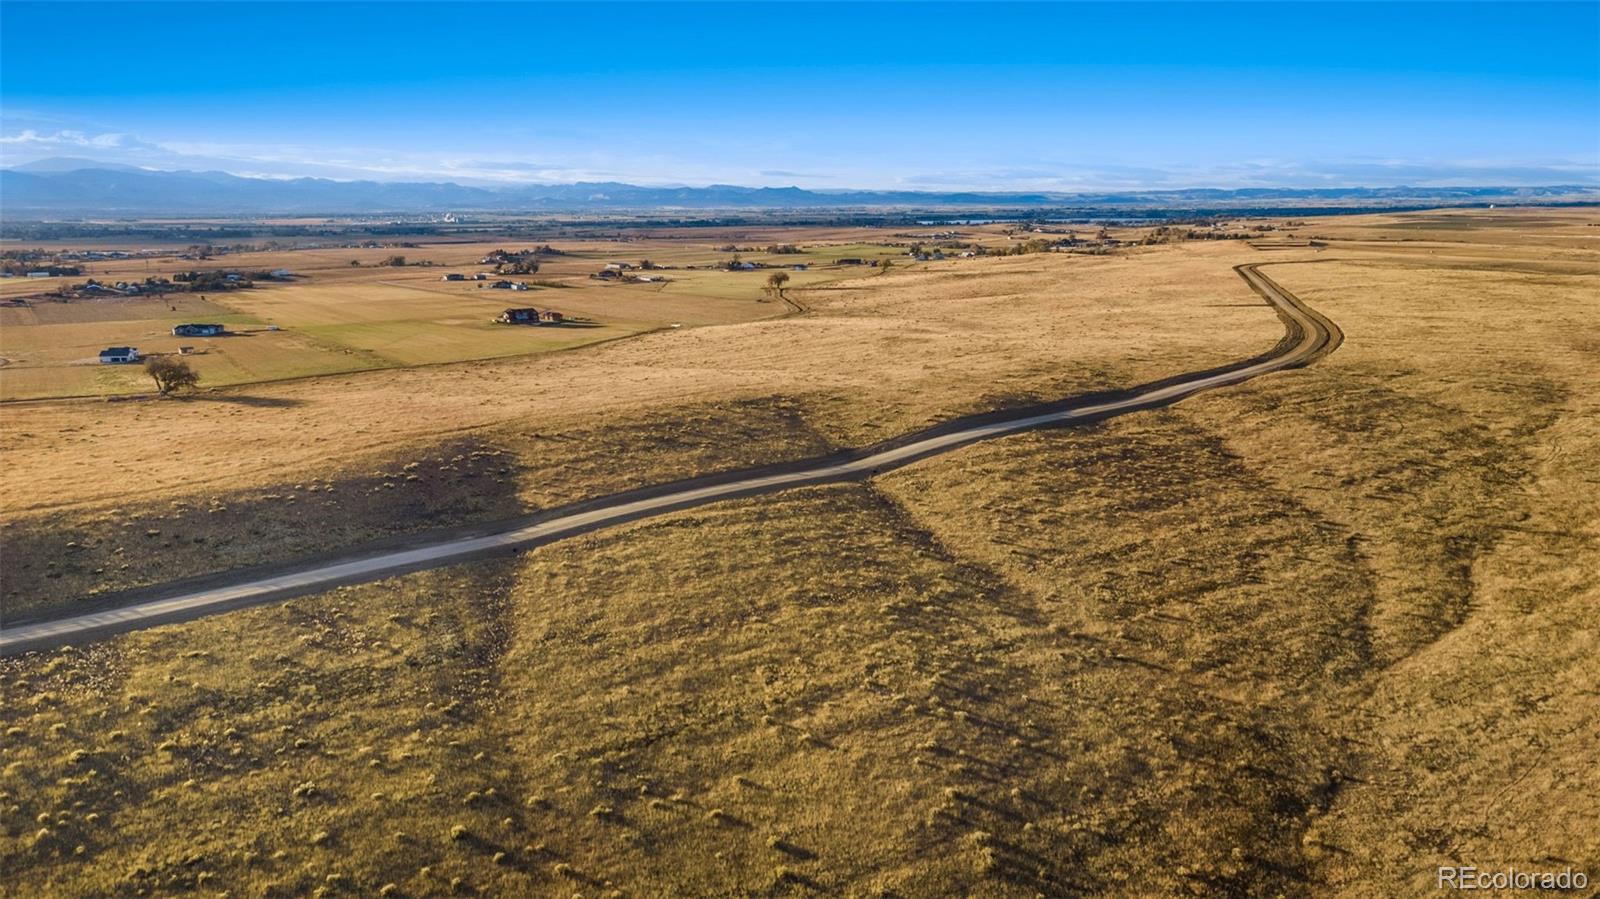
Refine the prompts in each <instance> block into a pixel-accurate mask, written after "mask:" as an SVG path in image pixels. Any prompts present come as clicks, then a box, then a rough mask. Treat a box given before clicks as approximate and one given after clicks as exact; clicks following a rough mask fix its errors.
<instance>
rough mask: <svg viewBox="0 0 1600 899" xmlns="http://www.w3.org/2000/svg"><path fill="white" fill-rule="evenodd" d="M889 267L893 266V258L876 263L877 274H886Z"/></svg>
mask: <svg viewBox="0 0 1600 899" xmlns="http://www.w3.org/2000/svg"><path fill="white" fill-rule="evenodd" d="M891 268H894V260H893V259H885V260H883V261H882V262H879V263H878V274H880V275H887V274H889V269H891Z"/></svg>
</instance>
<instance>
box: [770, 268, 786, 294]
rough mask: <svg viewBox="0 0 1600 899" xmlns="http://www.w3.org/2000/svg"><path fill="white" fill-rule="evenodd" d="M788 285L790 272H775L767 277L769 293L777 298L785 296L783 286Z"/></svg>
mask: <svg viewBox="0 0 1600 899" xmlns="http://www.w3.org/2000/svg"><path fill="white" fill-rule="evenodd" d="M788 283H789V273H788V272H773V273H772V274H770V275H768V276H767V293H770V294H772V295H773V296H775V297H781V296H783V285H785V284H788Z"/></svg>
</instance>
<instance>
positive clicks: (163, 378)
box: [144, 356, 200, 396]
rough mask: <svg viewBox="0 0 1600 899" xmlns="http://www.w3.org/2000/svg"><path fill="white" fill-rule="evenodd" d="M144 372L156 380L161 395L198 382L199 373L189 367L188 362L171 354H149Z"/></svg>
mask: <svg viewBox="0 0 1600 899" xmlns="http://www.w3.org/2000/svg"><path fill="white" fill-rule="evenodd" d="M144 373H145V374H147V375H149V376H150V379H151V380H152V381H155V382H156V389H157V390H159V391H160V392H161V395H162V396H166V395H167V394H169V393H171V392H172V391H174V390H182V389H184V388H185V387H189V388H192V387H194V386H195V385H196V384H198V383H200V375H199V373H197V372H196V371H195V370H194V369H192V368H190V367H189V363H187V362H185V361H183V360H182V359H174V358H172V357H171V356H151V357H150V358H148V359H146V360H145V361H144Z"/></svg>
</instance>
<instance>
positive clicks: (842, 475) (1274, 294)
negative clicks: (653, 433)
mask: <svg viewBox="0 0 1600 899" xmlns="http://www.w3.org/2000/svg"><path fill="white" fill-rule="evenodd" d="M1260 265H1261V263H1252V264H1248V265H1240V266H1235V268H1234V271H1236V272H1238V274H1239V276H1240V277H1242V278H1244V280H1245V282H1246V283H1248V284H1249V285H1250V287H1251V288H1252V289H1254V290H1255V292H1256V293H1258V294H1260V295H1261V296H1262V297H1263V298H1265V299H1266V301H1267V302H1268V303H1270V304H1271V305H1272V306H1273V308H1274V309H1276V311H1277V313H1278V316H1279V318H1281V319H1282V320H1283V323H1284V328H1285V334H1284V337H1283V339H1282V340H1281V341H1279V343H1278V345H1277V346H1275V347H1274V348H1273V349H1272V350H1271V351H1269V352H1267V353H1264V354H1262V355H1261V356H1257V357H1255V358H1253V359H1247V360H1243V361H1241V362H1238V363H1235V364H1233V365H1230V366H1226V367H1223V368H1218V369H1212V370H1209V371H1204V372H1196V373H1192V374H1187V375H1180V376H1178V377H1174V378H1169V379H1166V380H1164V381H1159V382H1156V383H1154V384H1148V385H1144V386H1142V387H1138V388H1134V389H1131V390H1126V391H1121V392H1117V393H1107V394H1099V395H1094V396H1085V397H1074V398H1071V399H1067V400H1062V401H1060V402H1056V403H1051V404H1048V405H1045V406H1036V407H1033V408H1030V409H1023V410H1011V411H1009V412H1004V413H988V414H983V415H973V416H966V417H963V418H960V419H955V420H952V421H948V422H945V423H943V424H940V425H937V426H935V427H932V428H928V429H926V430H923V431H919V432H916V433H914V434H909V435H906V436H904V437H901V438H898V439H896V440H893V441H889V442H887V443H884V444H879V445H877V446H874V447H869V448H866V449H863V450H856V451H852V452H848V453H841V454H838V455H834V456H829V457H825V458H821V459H812V460H807V461H803V462H796V463H792V464H788V465H782V466H772V467H769V468H762V469H753V470H747V471H739V472H728V473H724V474H720V475H711V476H708V477H704V478H696V479H693V480H688V481H679V482H676V483H672V484H665V485H661V486H658V487H653V488H647V489H644V490H635V491H629V492H627V493H623V494H618V495H615V496H610V497H605V498H602V499H598V500H592V501H589V502H585V503H580V504H577V505H573V506H567V507H564V508H561V509H554V510H551V511H548V512H544V513H541V514H539V515H536V516H530V517H527V518H524V519H521V520H518V521H513V522H506V523H503V524H502V525H501V526H500V527H499V529H497V530H494V531H492V532H489V533H483V534H475V535H471V536H453V537H448V538H444V539H436V540H435V541H434V542H431V543H425V544H422V545H419V546H415V547H412V548H408V549H402V550H389V551H379V552H371V553H367V554H364V555H352V556H350V557H348V558H345V559H341V560H334V561H330V562H326V563H314V564H309V565H306V566H305V567H302V568H298V569H290V570H281V571H278V572H276V573H272V574H269V575H266V576H251V575H250V574H248V573H245V574H240V573H234V574H232V576H231V577H232V578H233V580H232V581H231V582H226V581H225V582H222V583H217V580H218V577H220V578H228V577H229V575H221V576H218V577H213V578H209V579H201V580H198V581H194V582H188V585H187V586H186V585H184V584H177V585H170V586H168V587H167V588H153V589H151V590H147V591H142V593H143V594H144V595H146V596H151V597H156V598H151V599H148V600H146V601H143V602H137V603H134V604H130V605H125V606H122V607H119V608H113V609H107V610H104V611H98V612H92V613H88V614H83V615H76V616H73V617H68V618H59V619H55V620H45V621H37V622H32V623H26V624H20V625H17V626H14V627H9V628H5V629H0V655H9V654H13V653H18V652H25V651H28V650H32V649H42V648H47V647H50V646H55V645H60V644H63V643H73V642H79V641H84V640H90V639H95V638H99V637H103V636H106V635H109V634H113V633H118V632H121V631H128V630H135V629H138V628H144V627H151V626H153V625H157V624H164V623H168V622H172V621H178V620H182V619H185V618H192V617H196V616H199V615H205V614H210V613H214V612H219V611H223V610H225V609H232V608H238V607H240V606H245V605H253V604H256V603H263V602H269V601H272V600H281V599H288V598H290V597H293V596H301V595H304V594H308V593H318V592H322V591H325V590H330V589H332V588H334V587H338V586H343V585H346V584H354V583H362V582H366V581H374V580H379V579H381V578H386V577H392V576H394V575H398V574H404V573H406V572H411V571H419V570H422V569H426V568H433V567H437V566H441V565H448V564H452V563H456V562H462V561H466V560H469V559H475V558H484V557H489V556H494V555H499V554H505V553H507V552H515V551H519V550H523V549H528V548H531V547H534V546H539V545H542V544H545V543H551V542H553V541H556V540H561V539H564V538H567V537H572V536H575V535H577V534H582V533H586V532H588V531H593V530H596V529H599V528H604V527H610V526H613V525H617V524H621V523H623V522H628V521H634V520H636V519H640V518H646V517H650V516H654V515H662V514H665V513H668V512H675V511H678V510H680V509H687V508H691V507H694V506H701V505H705V504H707V503H714V502H719V501H721V500H727V499H734V498H738V497H746V496H753V495H756V494H762V493H772V492H775V491H778V490H788V489H790V488H794V487H806V486H810V485H814V484H826V483H829V482H834V481H847V480H852V479H859V478H867V477H871V476H872V475H875V474H878V473H879V472H883V471H888V470H890V469H894V468H899V467H901V466H904V465H908V464H910V463H912V462H915V461H917V460H919V459H924V458H927V457H929V456H933V455H937V454H940V453H946V452H949V451H951V450H954V449H957V448H959V447H963V446H966V445H968V444H972V443H976V442H978V441H980V440H988V439H990V438H993V437H1000V436H1003V435H1006V434H1015V433H1017V432H1019V431H1026V430H1030V429H1033V428H1043V427H1052V426H1062V425H1073V424H1084V423H1088V422H1093V421H1099V420H1102V419H1105V418H1109V417H1112V416H1115V415H1123V414H1126V413H1129V412H1136V411H1139V410H1141V409H1151V408H1154V407H1157V406H1165V405H1169V404H1171V403H1175V402H1177V401H1178V400H1181V399H1183V398H1184V397H1187V396H1189V395H1191V394H1194V393H1198V392H1200V391H1202V390H1209V389H1212V388H1215V387H1224V386H1227V385H1230V384H1238V383H1240V382H1241V381H1247V380H1249V379H1251V378H1254V377H1257V376H1259V375H1264V374H1267V373H1268V372H1274V371H1280V370H1282V369H1286V368H1294V367H1298V366H1302V365H1306V364H1308V363H1310V362H1312V361H1314V360H1316V359H1318V358H1320V357H1321V356H1323V355H1326V354H1327V353H1330V352H1332V351H1333V350H1334V349H1335V348H1337V347H1338V345H1339V343H1340V342H1341V341H1342V340H1343V339H1344V335H1343V333H1342V332H1340V330H1339V328H1338V326H1337V325H1335V324H1334V323H1333V322H1332V321H1330V320H1328V319H1327V318H1326V317H1324V316H1323V315H1321V314H1320V313H1318V312H1316V311H1315V310H1313V309H1311V308H1310V307H1308V306H1306V305H1305V304H1304V303H1302V302H1301V301H1300V300H1299V298H1297V297H1295V296H1294V295H1293V294H1291V293H1289V292H1288V291H1286V290H1284V289H1283V288H1282V287H1280V286H1278V285H1277V284H1276V283H1274V282H1273V281H1272V280H1271V279H1270V278H1268V277H1267V276H1265V275H1263V274H1261V272H1260V271H1259V270H1258V269H1259V266H1260Z"/></svg>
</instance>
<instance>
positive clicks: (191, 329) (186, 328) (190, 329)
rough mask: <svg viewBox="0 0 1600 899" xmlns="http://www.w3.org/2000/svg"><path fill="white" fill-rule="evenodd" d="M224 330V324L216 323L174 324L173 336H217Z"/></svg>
mask: <svg viewBox="0 0 1600 899" xmlns="http://www.w3.org/2000/svg"><path fill="white" fill-rule="evenodd" d="M223 330H224V328H223V326H222V325H215V324H205V325H195V324H186V325H173V326H172V336H173V337H215V336H217V335H218V334H221V333H222V332H223Z"/></svg>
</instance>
